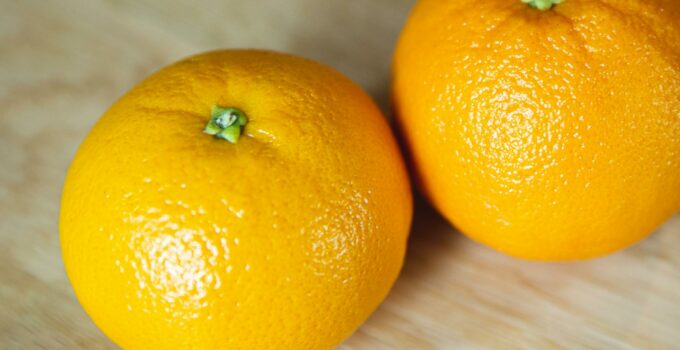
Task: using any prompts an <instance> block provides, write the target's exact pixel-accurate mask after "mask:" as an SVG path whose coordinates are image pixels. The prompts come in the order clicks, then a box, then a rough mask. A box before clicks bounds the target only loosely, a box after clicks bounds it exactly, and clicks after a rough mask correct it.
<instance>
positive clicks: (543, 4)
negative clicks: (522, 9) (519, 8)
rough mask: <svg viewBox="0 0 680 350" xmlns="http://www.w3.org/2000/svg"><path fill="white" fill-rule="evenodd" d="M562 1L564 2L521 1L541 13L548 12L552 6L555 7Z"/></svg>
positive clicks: (554, 0) (543, 0) (550, 0)
mask: <svg viewBox="0 0 680 350" xmlns="http://www.w3.org/2000/svg"><path fill="white" fill-rule="evenodd" d="M563 1H564V0H522V2H523V3H525V4H529V6H531V7H533V8H536V9H539V10H541V11H545V10H549V9H551V8H552V7H553V5H557V4H559V3H561V2H563Z"/></svg>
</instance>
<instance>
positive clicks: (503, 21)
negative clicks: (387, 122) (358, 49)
mask: <svg viewBox="0 0 680 350" xmlns="http://www.w3.org/2000/svg"><path fill="white" fill-rule="evenodd" d="M526 2H529V4H525V3H523V2H521V1H520V0H487V1H471V0H455V1H441V0H421V1H419V2H418V3H417V5H416V6H415V8H414V9H413V11H412V13H411V16H410V18H409V20H408V22H407V24H406V27H405V28H404V30H403V32H402V35H401V38H400V40H399V43H398V46H397V49H396V53H395V58H394V65H393V74H394V82H393V99H394V103H395V108H396V112H397V115H398V122H399V126H400V129H401V130H402V132H403V134H404V136H405V139H406V144H407V145H408V147H409V149H410V152H411V155H412V159H413V164H414V167H415V169H416V172H417V177H418V182H419V186H420V187H421V189H422V191H423V192H424V194H425V195H426V196H427V197H428V198H429V200H430V201H431V202H432V203H433V205H434V206H435V207H436V208H437V209H438V210H439V211H440V212H441V213H442V214H443V215H444V216H445V217H446V218H447V219H448V220H449V221H450V222H452V223H453V224H454V225H455V226H457V227H458V228H459V229H460V230H461V231H462V232H464V233H465V234H467V235H468V236H470V237H471V238H472V239H474V240H476V241H479V242H481V243H484V244H486V245H488V246H491V247H493V248H495V249H497V250H500V251H502V252H505V253H507V254H510V255H513V256H517V257H522V258H527V259H538V260H571V259H582V258H589V257H595V256H599V255H603V254H607V253H610V252H613V251H615V250H618V249H621V248H624V247H626V246H629V245H631V244H633V243H634V242H636V241H638V240H640V239H642V238H643V237H645V236H647V235H648V234H649V233H650V232H652V231H653V230H654V229H655V227H657V226H658V225H659V224H661V223H662V222H663V221H665V220H666V219H667V218H669V216H671V215H672V214H673V213H674V212H676V211H677V210H678V209H680V1H677V0H606V1H605V0H563V1H561V2H560V3H557V2H559V1H554V0H553V1H550V0H527V1H526ZM539 8H540V9H544V11H541V10H540V9H539Z"/></svg>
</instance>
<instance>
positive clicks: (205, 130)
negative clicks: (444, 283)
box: [60, 50, 412, 349]
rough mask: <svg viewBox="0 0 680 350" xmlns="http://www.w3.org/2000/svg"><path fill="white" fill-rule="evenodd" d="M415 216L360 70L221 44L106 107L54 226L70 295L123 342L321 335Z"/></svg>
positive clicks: (370, 284)
mask: <svg viewBox="0 0 680 350" xmlns="http://www.w3.org/2000/svg"><path fill="white" fill-rule="evenodd" d="M225 108H236V109H233V110H228V109H225ZM220 118H221V120H220ZM230 125H231V126H230ZM239 134H241V136H240V137H238V136H239ZM213 135H221V136H222V138H220V137H217V136H213ZM411 217H412V198H411V192H410V189H409V183H408V180H407V174H406V171H405V167H404V164H403V162H402V158H401V156H400V154H399V151H398V148H397V145H396V143H395V140H394V138H393V136H392V134H391V130H390V128H389V126H388V124H387V123H386V121H385V120H384V119H383V116H382V114H381V113H380V111H379V110H378V108H377V107H376V105H375V104H374V103H373V102H372V100H371V99H370V97H368V96H367V95H366V94H365V93H364V92H363V91H362V90H361V89H360V88H359V87H358V86H357V85H355V84H354V83H352V82H350V81H349V80H348V79H347V78H345V77H344V76H342V75H341V74H339V73H337V72H336V71H334V70H332V69H330V68H328V67H326V66H323V65H321V64H318V63H314V62H312V61H309V60H305V59H302V58H297V57H293V56H289V55H284V54H278V53H273V52H264V51H229V50H228V51H218V52H211V53H206V54H202V55H198V56H195V57H191V58H188V59H185V60H183V61H181V62H179V63H176V64H174V65H171V66H169V67H167V68H165V69H162V70H161V71H159V72H157V73H155V74H153V75H152V76H151V77H149V78H147V79H146V80H144V81H143V82H141V83H140V84H139V85H138V86H136V87H135V88H134V89H132V90H131V91H130V92H129V93H127V94H126V95H125V96H124V97H122V98H121V99H120V100H119V101H117V102H116V103H115V104H114V105H113V106H112V107H111V108H110V109H109V110H108V111H107V112H106V113H105V114H104V115H103V116H102V118H101V119H100V120H99V121H98V122H97V124H96V125H95V126H94V128H93V129H92V131H91V132H90V133H89V135H88V136H87V138H86V139H85V141H84V142H83V144H82V145H81V146H80V148H79V150H78V152H77V155H76V156H75V159H74V160H73V163H72V165H71V167H70V170H69V172H68V175H67V179H66V183H65V186H64V191H63V198H62V204H61V223H60V231H61V246H62V251H63V258H64V263H65V266H66V271H67V273H68V276H69V279H70V280H71V283H72V285H73V288H74V290H75V292H76V295H77V297H78V299H79V300H80V302H81V304H82V305H83V307H84V308H85V310H86V311H87V313H88V314H89V315H90V316H91V317H92V319H93V321H94V322H95V323H96V324H97V325H98V326H99V327H100V328H101V329H102V330H103V331H104V333H106V334H107V335H108V336H109V337H110V338H111V339H113V341H114V342H116V343H117V344H118V345H120V346H121V347H123V348H125V349H324V348H326V349H327V348H331V347H332V346H334V345H336V344H338V343H339V342H341V341H342V340H343V339H345V338H346V337H348V336H349V335H350V334H351V333H352V332H353V331H354V330H355V329H356V328H357V327H358V326H359V325H360V324H361V323H362V322H363V321H364V320H365V319H366V318H367V317H368V315H369V314H370V313H371V312H372V311H373V310H374V309H375V308H376V307H377V305H378V304H379V303H380V302H381V301H382V300H383V298H384V297H385V295H386V294H387V293H388V291H389V289H390V287H391V286H392V284H393V282H394V281H395V279H396V278H397V275H398V273H399V270H400V268H401V265H402V262H403V258H404V251H405V245H406V239H407V235H408V229H409V225H410V222H411Z"/></svg>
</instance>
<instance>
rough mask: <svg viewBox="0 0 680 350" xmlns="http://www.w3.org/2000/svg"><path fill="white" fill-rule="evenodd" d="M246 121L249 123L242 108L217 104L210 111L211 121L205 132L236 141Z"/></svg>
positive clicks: (232, 141)
mask: <svg viewBox="0 0 680 350" xmlns="http://www.w3.org/2000/svg"><path fill="white" fill-rule="evenodd" d="M246 123H248V118H246V114H245V113H243V111H241V110H240V109H238V108H233V107H220V106H217V105H215V106H213V107H212V111H210V121H208V124H207V125H206V126H205V128H204V129H203V132H204V133H206V134H208V135H213V136H215V137H217V138H220V139H222V140H227V141H229V142H231V143H236V142H238V138H239V137H240V136H241V132H242V131H243V126H245V125H246Z"/></svg>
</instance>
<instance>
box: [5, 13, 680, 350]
mask: <svg viewBox="0 0 680 350" xmlns="http://www.w3.org/2000/svg"><path fill="white" fill-rule="evenodd" d="M411 6H412V2H411V1H406V0H370V1H369V0H333V1H331V0H326V1H318V0H296V1H292V0H287V1H281V0H258V1H245V0H244V1H236V0H232V1H217V0H216V1H201V2H190V1H184V2H183V1H174V0H173V1H164V2H163V1H150V0H144V1H133V0H116V1H90V0H71V1H28V0H23V1H14V0H0V8H2V10H1V11H0V242H1V245H0V276H1V278H2V280H1V281H2V282H1V283H0V310H2V311H1V312H0V344H2V345H0V347H3V348H8V349H114V348H116V347H115V345H113V344H112V343H111V342H110V341H109V340H108V339H107V338H106V337H105V336H104V335H103V334H102V333H101V332H100V331H99V330H98V329H97V328H96V327H95V326H94V325H93V324H92V323H91V321H90V320H89V318H88V317H87V315H86V314H85V313H84V312H83V310H82V309H81V308H80V306H79V305H78V302H77V301H76V299H75V297H74V294H73V291H72V290H71V288H70V286H69V283H68V281H67V279H66V275H65V273H64V269H63V265H62V262H61V256H60V251H59V243H58V233H57V219H58V211H59V196H60V191H61V185H62V183H63V180H64V175H65V172H66V169H67V167H68V164H69V161H70V160H71V157H72V156H73V154H74V152H75V150H76V147H77V146H78V144H79V142H80V141H81V140H82V138H83V137H84V135H85V134H86V132H87V131H88V129H89V128H90V127H91V126H92V125H93V123H94V122H95V121H96V119H97V118H98V117H99V115H101V113H102V112H103V111H104V110H106V108H107V107H108V106H109V105H110V104H111V103H112V102H113V101H114V100H115V99H116V98H118V97H119V96H120V95H121V94H122V93H123V92H124V91H126V90H127V89H129V88H130V87H131V86H133V85H134V84H135V83H136V82H138V81H139V80H141V79H142V78H143V77H145V76H146V75H148V74H149V73H151V72H152V71H154V70H156V69H158V68H159V67H162V66H164V65H166V64H168V63H171V62H173V61H176V60H178V59H180V58H182V57H184V56H187V55H190V54H193V53H196V52H200V51H204V50H209V49H215V48H223V47H258V48H270V49H276V50H282V51H287V52H291V53H295V54H299V55H302V56H307V57H310V58H313V59H317V60H319V61H321V62H325V63H327V64H329V65H331V66H334V67H335V68H337V69H338V70H340V71H342V72H343V73H345V74H347V75H348V76H350V77H351V78H352V79H354V80H355V81H357V82H358V83H359V84H361V85H362V86H363V87H364V88H365V89H366V90H367V91H368V92H369V93H370V94H371V95H372V96H373V97H375V99H376V100H377V101H378V103H379V104H380V105H381V107H383V108H384V109H385V110H387V109H388V108H389V106H388V103H387V101H388V98H387V91H388V84H389V64H390V57H391V53H392V50H393V46H394V42H395V39H396V37H397V35H398V32H399V30H400V27H401V26H402V24H403V21H404V19H405V18H406V16H407V14H408V9H409V8H410V7H411ZM414 227H415V229H414V231H413V232H412V233H411V239H410V245H409V249H408V254H407V257H406V263H405V266H404V269H403V272H402V274H401V277H400V278H399V280H398V282H397V283H396V285H395V286H394V288H393V290H392V292H391V293H390V295H389V297H388V298H387V300H386V301H385V302H384V303H383V304H382V306H381V307H380V308H379V309H378V310H377V312H375V314H374V315H373V316H372V317H371V318H370V319H369V320H368V321H367V322H366V323H365V324H364V325H363V326H362V327H361V328H360V329H359V330H357V332H356V333H355V334H354V335H353V336H352V337H351V338H349V339H348V340H347V341H346V342H345V343H344V344H343V345H342V346H341V348H342V349H452V348H479V349H487V348H502V349H510V348H537V349H548V348H555V349H559V348H569V349H575V348H593V349H614V348H616V349H638V348H640V349H641V348H644V349H654V348H659V349H661V348H663V349H667V348H674V347H675V348H678V347H679V346H680V253H678V251H679V250H680V216H676V217H675V218H673V219H671V220H670V221H669V222H668V223H666V224H665V225H664V226H663V227H661V228H660V229H659V230H658V231H657V232H656V233H654V234H653V235H652V236H651V237H650V238H648V239H647V240H645V241H644V242H642V243H640V244H638V245H636V246H634V247H632V248H630V249H628V250H626V251H624V252H621V253H618V254H614V255H611V256H608V257H605V258H601V259H597V260H592V261H587V262H580V263H570V264H546V263H530V262H525V261H520V260H516V259H512V258H509V257H506V256H503V255H501V254H498V253H496V252H494V251H492V250H490V249H487V248H485V247H482V246H480V245H477V244H475V243H473V242H471V241H469V240H468V239H466V238H464V237H463V236H462V235H460V234H458V233H457V232H455V230H454V229H452V228H451V227H450V226H449V225H447V224H446V223H445V222H444V221H443V220H442V219H441V217H439V216H438V215H437V214H436V213H435V212H433V211H432V209H430V208H428V207H427V206H426V205H424V204H423V203H420V204H419V205H418V208H417V211H416V218H415V224H414Z"/></svg>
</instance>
